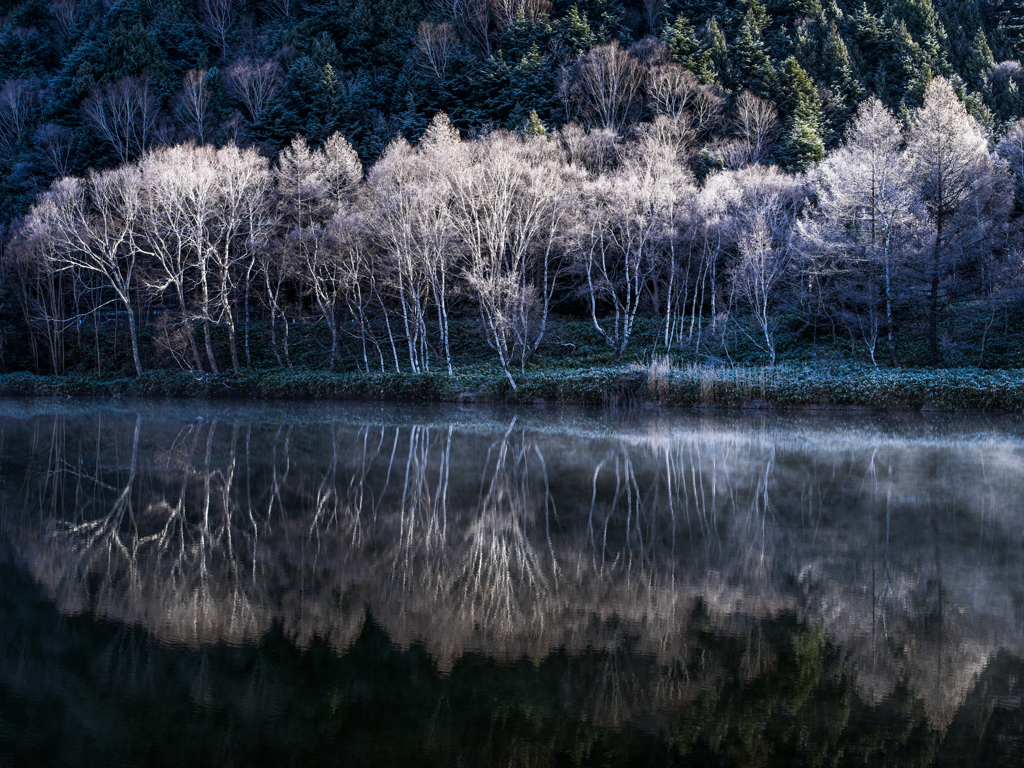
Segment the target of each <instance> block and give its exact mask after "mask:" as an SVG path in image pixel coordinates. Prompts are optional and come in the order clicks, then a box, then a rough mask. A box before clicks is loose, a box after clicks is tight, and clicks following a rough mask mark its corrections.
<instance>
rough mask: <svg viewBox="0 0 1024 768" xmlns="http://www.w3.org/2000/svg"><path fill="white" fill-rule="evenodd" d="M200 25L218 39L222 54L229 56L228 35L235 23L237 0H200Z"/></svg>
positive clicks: (225, 56)
mask: <svg viewBox="0 0 1024 768" xmlns="http://www.w3.org/2000/svg"><path fill="white" fill-rule="evenodd" d="M199 13H200V26H201V27H202V28H203V29H204V30H206V32H207V33H208V34H209V35H210V36H211V37H212V38H213V39H214V40H215V41H216V43H217V46H218V47H219V48H220V55H221V56H222V57H224V58H227V55H228V35H229V34H230V33H231V27H233V26H234V24H235V17H236V16H237V8H236V7H235V0H199Z"/></svg>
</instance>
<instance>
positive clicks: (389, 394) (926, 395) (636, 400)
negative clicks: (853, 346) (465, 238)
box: [0, 362, 1024, 411]
mask: <svg viewBox="0 0 1024 768" xmlns="http://www.w3.org/2000/svg"><path fill="white" fill-rule="evenodd" d="M517 383H518V388H517V389H515V390H513V389H512V388H511V386H510V385H509V383H508V381H507V380H506V379H505V378H504V377H503V376H501V375H500V373H499V372H497V371H495V370H491V369H474V370H472V371H460V372H456V373H455V375H452V376H449V375H448V374H446V373H429V374H411V373H404V374H394V373H388V374H370V375H366V374H359V373H350V372H349V373H329V372H326V371H319V370H316V371H314V370H303V369H295V370H272V371H267V370H251V369H249V370H242V371H239V372H237V373H233V372H229V373H222V374H217V375H212V374H193V373H188V372H184V371H166V370H165V371H152V372H149V373H146V374H145V375H143V376H142V377H141V378H135V377H117V378H99V377H97V376H95V375H93V374H74V375H68V376H37V375H34V374H28V373H12V374H5V375H2V376H0V395H4V396H26V395H29V396H55V397H61V396H104V395H105V396H148V397H202V398H220V397H240V398H301V399H317V398H330V399H355V400H405V401H435V402H436V401H449V402H460V401H461V402H511V403H531V402H538V401H542V402H556V403H567V404H568V403H573V404H595V405H602V404H603V405H634V404H635V405H639V404H644V403H661V404H666V405H676V406H705V407H715V406H717V407H762V406H763V407H768V406H773V407H865V408H893V409H921V408H931V409H940V410H957V409H975V410H1003V411H1022V410H1024V371H1020V370H1000V371H984V370H980V369H976V368H957V369H941V370H914V369H911V370H894V369H874V368H868V367H861V366H830V367H821V366H816V367H814V368H811V367H801V366H792V365H782V366H777V367H775V368H758V367H725V366H714V367H713V366H701V365H682V366H680V365H669V364H667V363H659V362H655V363H652V364H650V365H639V364H636V363H633V364H630V365H626V366H592V367H582V368H571V367H566V368H547V369H544V370H538V371H532V372H527V373H526V374H524V375H521V376H519V377H518V378H517Z"/></svg>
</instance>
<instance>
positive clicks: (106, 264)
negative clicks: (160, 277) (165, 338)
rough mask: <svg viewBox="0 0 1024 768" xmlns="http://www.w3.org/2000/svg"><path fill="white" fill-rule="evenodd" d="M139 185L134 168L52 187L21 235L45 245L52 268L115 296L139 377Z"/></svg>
mask: <svg viewBox="0 0 1024 768" xmlns="http://www.w3.org/2000/svg"><path fill="white" fill-rule="evenodd" d="M140 192H141V184H140V177H139V173H138V171H137V170H136V169H134V168H122V169H119V170H116V171H106V172H104V173H100V174H97V173H93V174H92V175H91V176H90V177H89V178H88V179H87V180H85V181H83V180H81V179H71V178H64V179H59V180H58V181H55V182H54V183H53V186H51V187H50V189H49V191H48V192H46V193H45V194H44V195H43V196H42V197H41V198H40V199H39V200H38V201H37V202H36V204H35V205H34V206H33V207H32V210H31V211H30V212H29V214H28V216H27V217H26V219H25V224H24V227H25V230H24V232H25V235H26V236H27V237H30V238H37V239H38V240H39V241H41V242H44V243H46V250H45V253H46V256H47V258H48V259H50V262H51V263H50V266H51V268H52V269H54V270H59V271H63V270H68V271H71V272H73V273H76V274H78V275H81V274H82V273H91V274H94V275H96V276H97V277H98V278H100V279H101V280H102V281H103V283H104V285H105V286H106V287H107V288H109V289H111V290H112V291H113V293H114V297H115V298H114V302H115V303H118V304H120V305H121V307H122V308H123V310H124V313H125V315H126V317H127V321H128V334H129V338H130V341H131V347H132V359H133V362H134V364H135V373H136V375H138V376H141V375H142V360H141V358H140V357H139V341H138V332H137V325H136V318H135V283H136V281H137V278H138V275H137V270H136V266H135V262H136V256H137V253H138V249H137V248H136V246H135V242H134V241H135V238H136V235H137V225H138V218H139V214H140V208H141V195H140Z"/></svg>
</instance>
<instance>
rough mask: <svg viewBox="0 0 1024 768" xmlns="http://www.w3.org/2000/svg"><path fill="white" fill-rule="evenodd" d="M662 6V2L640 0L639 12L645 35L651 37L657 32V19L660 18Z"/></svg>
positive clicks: (660, 0) (663, 3)
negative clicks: (645, 31) (641, 16)
mask: <svg viewBox="0 0 1024 768" xmlns="http://www.w3.org/2000/svg"><path fill="white" fill-rule="evenodd" d="M664 5H665V2H664V0H641V2H640V12H641V13H642V14H643V17H644V25H645V26H646V27H647V34H649V35H653V34H655V33H656V32H657V31H658V17H659V16H661V9H662V7H663V6H664Z"/></svg>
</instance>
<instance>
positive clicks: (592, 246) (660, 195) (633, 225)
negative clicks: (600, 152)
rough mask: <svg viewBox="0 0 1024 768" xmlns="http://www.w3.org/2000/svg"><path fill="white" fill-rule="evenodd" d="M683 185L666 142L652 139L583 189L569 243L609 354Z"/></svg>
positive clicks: (621, 336) (649, 274) (650, 272)
mask: <svg viewBox="0 0 1024 768" xmlns="http://www.w3.org/2000/svg"><path fill="white" fill-rule="evenodd" d="M689 186H690V184H689V178H688V176H687V174H686V172H685V170H684V169H683V168H682V166H680V165H679V163H678V162H677V161H676V158H675V156H674V154H673V153H672V152H671V151H670V150H669V148H666V147H663V146H658V145H656V144H653V143H652V144H649V145H648V146H647V147H646V151H643V152H641V153H638V155H637V156H635V157H633V158H631V159H630V160H629V161H627V162H626V163H624V164H623V166H622V167H621V168H620V169H619V170H617V171H616V172H614V173H611V174H607V175H603V176H599V177H597V178H595V179H593V180H592V181H591V183H590V184H589V185H588V188H587V190H586V192H585V199H586V202H585V210H586V211H587V212H588V215H587V216H586V217H585V218H584V219H583V220H582V221H581V222H580V226H579V228H578V230H577V235H576V242H575V248H576V251H577V254H578V259H579V261H580V263H581V266H582V271H583V273H584V275H585V278H586V292H587V299H588V302H589V304H590V311H591V320H592V322H593V324H594V327H595V328H596V329H597V331H598V333H600V334H601V336H602V337H603V338H604V339H605V342H606V343H607V344H608V346H609V347H611V349H612V351H613V353H614V359H615V361H616V362H618V360H619V359H621V357H622V354H623V353H624V352H625V350H626V347H627V346H628V344H629V340H630V337H631V335H632V332H633V328H634V324H635V322H636V317H637V313H638V312H639V310H640V307H641V302H642V301H643V299H644V298H645V297H646V295H647V294H648V292H649V291H650V289H651V281H652V280H653V279H654V277H655V275H656V274H657V271H658V269H659V268H660V266H661V265H662V263H663V256H664V254H665V251H666V250H670V245H669V244H670V242H671V240H672V239H673V234H674V232H673V228H674V224H675V218H676V215H677V213H678V210H679V206H680V203H681V202H682V200H683V199H684V196H685V195H686V194H687V192H688V188H689ZM670 257H671V253H670ZM670 263H671V258H670ZM605 306H609V307H610V309H611V311H612V314H611V315H610V316H608V317H602V315H603V311H602V310H603V309H604V307H605Z"/></svg>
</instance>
